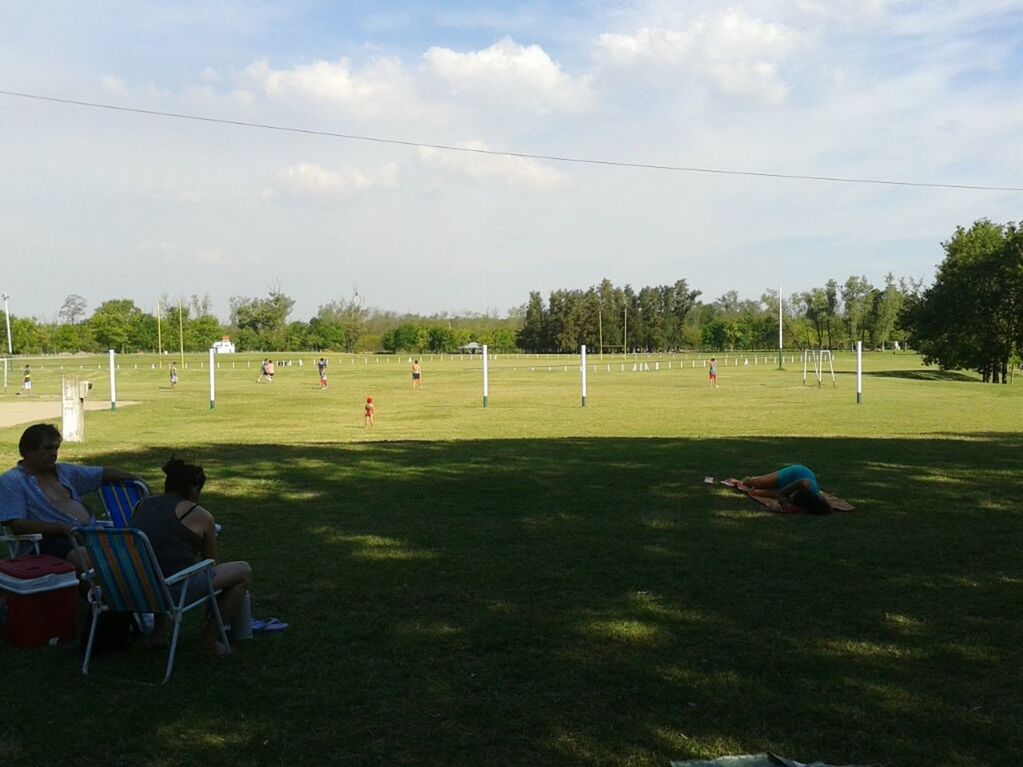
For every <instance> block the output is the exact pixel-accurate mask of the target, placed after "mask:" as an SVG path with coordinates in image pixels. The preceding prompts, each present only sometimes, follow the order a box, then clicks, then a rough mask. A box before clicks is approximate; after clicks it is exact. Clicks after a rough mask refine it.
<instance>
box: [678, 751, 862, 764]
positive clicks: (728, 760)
mask: <svg viewBox="0 0 1023 767" xmlns="http://www.w3.org/2000/svg"><path fill="white" fill-rule="evenodd" d="M671 767H876V765H866V764H859V765H857V764H844V765H830V764H825V763H824V762H797V761H796V760H794V759H786V758H785V757H784V756H778V755H777V754H771V753H767V754H743V755H741V756H722V757H719V758H717V759H711V760H710V761H707V760H705V759H689V760H687V761H684V762H672V763H671Z"/></svg>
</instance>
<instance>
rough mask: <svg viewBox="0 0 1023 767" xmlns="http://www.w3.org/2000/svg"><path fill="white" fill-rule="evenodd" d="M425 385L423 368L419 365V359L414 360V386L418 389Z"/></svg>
mask: <svg viewBox="0 0 1023 767" xmlns="http://www.w3.org/2000/svg"><path fill="white" fill-rule="evenodd" d="M422 385H423V369H422V368H421V367H420V366H419V360H413V362H412V388H413V389H418V388H419V387H421V386H422Z"/></svg>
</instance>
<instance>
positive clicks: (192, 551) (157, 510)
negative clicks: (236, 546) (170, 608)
mask: <svg viewBox="0 0 1023 767" xmlns="http://www.w3.org/2000/svg"><path fill="white" fill-rule="evenodd" d="M184 500H185V499H184V498H182V497H181V496H180V495H154V496H150V497H149V498H143V499H142V500H141V501H140V502H139V505H138V506H136V507H135V512H134V514H132V517H131V522H130V523H129V526H130V527H134V528H138V529H139V530H141V531H142V532H144V533H145V534H146V537H147V538H149V542H150V543H151V544H153V551H154V552H155V553H156V559H157V561H158V562H159V563H160V570H161V571H162V572H163V575H164V577H165V578H166V577H167V576H169V575H173V574H174V573H176V572H178V571H179V570H182V569H184V568H186V567H188V566H189V565H192V564H195V561H196V559H198V556H197V555H198V554H199V549H200V547H201V546H202V536H200V535H198V534H197V533H194V532H193V531H191V530H189V529H188V528H187V527H185V525H184V524H183V523H182V522H181V520H180V519H178V517H177V516H176V515H175V514H174V509H175V508H177V505H178V504H179V503H181V502H182V501H184ZM193 508H194V506H193ZM190 513H191V509H190V510H189V511H187V512H185V515H186V516H187V515H188V514H190Z"/></svg>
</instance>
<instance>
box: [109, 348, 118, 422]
mask: <svg viewBox="0 0 1023 767" xmlns="http://www.w3.org/2000/svg"><path fill="white" fill-rule="evenodd" d="M110 409H111V410H117V373H116V365H114V350H113V349H111V350H110Z"/></svg>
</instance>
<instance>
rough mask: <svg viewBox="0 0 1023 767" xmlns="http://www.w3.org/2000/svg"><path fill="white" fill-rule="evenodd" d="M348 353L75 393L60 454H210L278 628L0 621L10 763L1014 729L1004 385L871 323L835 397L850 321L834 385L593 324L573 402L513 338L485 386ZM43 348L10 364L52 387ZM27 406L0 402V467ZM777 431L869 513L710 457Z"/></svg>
mask: <svg viewBox="0 0 1023 767" xmlns="http://www.w3.org/2000/svg"><path fill="white" fill-rule="evenodd" d="M225 359H226V358H225ZM296 359H297V358H296ZM363 359H364V358H362V357H359V358H356V359H355V361H354V364H353V362H352V360H351V359H350V358H347V357H344V358H337V357H334V356H332V357H331V379H330V389H329V390H328V391H325V392H321V391H319V389H318V388H317V380H316V372H315V367H314V366H311V363H312V361H313V358H312V357H310V358H308V359H305V360H304V361H305V365H304V366H303V367H302V368H301V369H300V368H298V367H297V366H295V367H290V368H287V367H286V368H279V369H278V375H277V379H278V380H277V381H276V382H275V383H274V384H273V385H269V384H263V385H258V386H257V385H256V384H255V383H254V380H255V375H256V371H255V369H254V368H245V367H244V364H245V362H246V361H247V358H245V357H237V358H235V360H234V361H235V367H234V368H230V367H224V365H225V363H224V362H223V361H222V367H221V370H220V371H219V373H218V381H217V401H216V408H215V409H214V410H210V408H209V391H208V372H207V371H205V370H196V366H197V365H198V364H199V362H200V358H199V357H196V358H194V360H190V361H189V367H188V369H187V370H183V371H182V383H181V384H180V385H179V387H178V389H177V390H176V391H171V390H170V389H169V387H168V384H167V383H166V371H165V370H163V371H160V370H153V369H151V368H150V367H149V366H150V364H151V362H152V360H151V359H150V358H138V360H136V359H135V358H131V357H128V358H122V359H121V363H122V368H121V371H120V372H119V377H118V395H119V399H121V400H122V401H126V400H136V401H138V402H139V403H140V404H138V405H134V406H131V407H123V406H122V407H120V408H119V409H118V410H117V411H116V412H109V411H106V412H98V413H90V414H89V415H88V416H87V425H86V436H87V441H86V442H85V443H83V444H81V445H70V444H68V445H65V448H64V450H63V451H62V453H63V457H64V459H66V460H81V461H85V462H91V463H100V464H110V465H116V466H120V467H123V468H128V469H131V470H135V471H137V472H139V473H141V474H142V475H143V476H145V477H146V478H147V479H148V480H149V481H151V482H152V483H153V484H159V482H160V472H159V466H160V465H161V464H162V463H163V462H164V461H165V460H166V459H167V457H168V456H169V455H170V454H171V452H178V453H180V454H182V455H185V456H188V457H191V458H193V459H196V460H198V461H199V462H201V463H203V464H204V465H205V466H206V469H207V473H208V474H209V476H210V481H209V483H208V485H207V492H206V493H205V495H204V503H205V505H206V506H208V507H209V508H210V509H211V510H213V512H214V513H215V514H216V516H217V518H218V521H220V522H222V523H223V524H224V526H225V534H224V537H223V540H222V548H223V554H224V556H225V557H227V558H244V559H248V560H249V561H250V562H251V563H252V565H253V568H254V570H255V575H256V582H255V586H254V613H255V614H256V615H257V617H269V616H271V615H274V616H277V617H280V618H282V619H284V620H286V621H288V622H289V623H290V624H291V628H289V629H288V630H287V631H286V632H284V633H283V634H280V635H273V636H264V637H257V638H256V639H254V640H253V641H251V642H247V643H244V644H243V645H242V647H241V651H240V652H239V653H238V654H237V655H236V656H235V657H233V658H231V659H228V660H227V661H226V662H211V661H208V660H205V659H203V658H200V657H199V656H197V655H196V654H195V653H194V651H193V647H192V643H191V642H189V643H187V644H186V645H185V646H184V647H183V648H182V649H181V650H180V652H179V660H178V663H177V668H176V670H175V674H174V678H173V679H172V681H171V683H170V684H169V685H167V686H166V687H163V688H160V687H154V686H152V685H150V684H148V682H153V681H156V680H158V679H159V678H160V672H159V669H160V666H161V663H162V661H163V657H162V656H161V655H160V654H158V653H157V654H153V653H150V652H147V651H146V650H144V649H143V648H142V647H137V648H133V650H132V651H131V652H130V653H128V654H127V655H122V656H115V657H109V658H103V659H101V660H100V661H97V662H96V663H95V667H94V670H93V671H92V673H91V675H90V676H89V677H88V678H85V679H83V678H82V677H81V676H80V674H79V672H78V667H77V662H78V655H77V650H76V648H74V647H61V648H57V649H55V650H53V649H45V650H37V651H23V650H16V649H13V648H11V647H9V646H0V675H2V678H3V679H5V689H6V690H8V696H9V699H8V701H9V705H8V707H7V711H6V716H5V717H4V720H3V723H2V724H0V759H2V761H3V763H4V764H5V765H6V764H12V765H14V764H18V765H20V764H26V765H27V764H41V763H50V762H57V761H60V762H65V761H68V762H72V761H73V762H76V763H80V764H123V765H129V764H131V765H137V764H145V765H161V766H162V765H178V764H204V765H215V764H234V763H254V764H268V765H269V764H284V763H288V764H316V765H320V764H381V763H389V764H430V765H475V764H487V765H505V764H507V765H524V764H564V765H580V764H581V765H665V764H667V762H668V761H669V760H670V759H675V758H694V757H701V756H704V757H710V756H717V755H720V754H723V753H735V752H754V751H763V750H773V751H777V752H779V753H783V754H786V755H789V756H792V757H794V758H797V759H801V760H805V761H809V760H811V759H823V760H825V761H829V762H833V763H845V762H852V761H855V762H863V763H871V762H876V763H884V764H899V765H908V766H909V767H914V766H919V767H923V766H924V765H927V766H928V767H930V765H935V764H942V765H963V766H964V767H975V766H977V765H1011V764H1015V758H1016V755H1018V754H1019V753H1021V752H1023V734H1021V731H1020V728H1019V712H1020V710H1023V693H1021V690H1023V650H1021V647H1023V624H1021V621H1020V616H1021V612H1023V570H1021V564H1020V561H1021V560H1020V551H1023V520H1021V512H1020V508H1019V505H1020V500H1021V499H1023V481H1021V478H1020V465H1021V459H1020V455H1021V448H1023V437H1021V434H1020V432H1021V426H1023V415H1021V413H1023V407H1021V406H1023V393H1021V390H1020V389H1019V386H1018V384H1017V385H1013V386H990V385H987V386H985V385H983V384H980V383H978V382H976V381H974V380H971V379H970V377H969V376H956V375H951V376H945V375H940V374H938V373H937V372H936V371H933V370H929V369H924V368H922V367H921V366H920V364H919V361H918V360H917V358H915V357H913V356H911V355H891V354H887V355H880V354H878V355H868V356H867V373H866V375H865V376H864V396H863V403H862V404H859V405H857V404H856V397H855V376H854V375H853V372H852V364H853V360H852V357H851V355H849V354H844V355H839V358H838V360H837V361H836V372H837V376H836V378H837V380H836V384H835V385H834V386H832V385H831V381H830V377H829V378H827V379H826V381H825V385H824V386H822V387H821V388H818V387H816V386H805V387H804V386H803V385H802V383H801V381H802V371H801V365H799V364H794V363H787V365H786V370H785V371H778V370H776V369H775V366H774V365H770V364H769V365H763V364H762V362H760V361H758V364H756V365H754V364H753V361H752V359H751V361H750V366H749V367H745V366H742V365H740V366H739V367H736V366H734V365H732V363H731V361H730V362H729V365H727V366H723V367H721V369H720V373H721V387H720V388H719V389H716V390H714V389H710V388H709V387H708V386H707V382H706V378H705V370H704V369H703V367H702V363H701V362H697V363H696V364H697V365H698V367H695V368H694V367H691V364H692V362H693V360H694V359H698V358H692V357H691V358H683V357H681V356H676V357H674V358H672V357H671V356H662V357H660V358H650V359H649V360H648V361H647V362H648V364H649V366H650V368H651V370H649V371H646V372H632V365H633V361H632V360H630V361H629V362H627V363H625V362H622V361H621V360H620V359H615V360H614V361H611V360H610V358H608V359H605V361H604V362H603V363H602V364H603V367H600V366H601V363H600V362H599V360H596V359H594V358H593V356H592V355H591V358H590V362H591V364H594V365H597V366H598V369H597V370H592V369H591V370H590V371H589V373H588V379H589V391H588V400H587V406H586V407H585V408H583V407H581V406H580V386H579V375H578V371H577V369H575V365H576V362H575V361H573V360H571V359H568V358H562V359H558V360H537V359H535V358H528V359H527V358H523V357H515V356H503V357H498V358H497V359H496V360H494V361H493V362H492V364H491V370H490V399H489V407H488V408H486V409H484V408H483V407H482V390H481V376H480V368H479V360H478V359H477V360H469V359H468V358H467V359H464V360H458V359H453V360H452V359H448V358H445V359H444V360H441V359H439V358H434V359H431V358H430V357H429V356H427V357H426V359H425V360H424V373H425V380H424V387H423V389H422V390H421V391H418V392H414V391H412V389H411V385H410V381H409V375H408V364H407V362H406V361H405V359H404V358H401V359H400V360H397V359H395V360H392V361H388V359H389V358H385V357H381V358H379V360H380V361H379V362H377V361H375V360H376V359H377V358H374V357H369V358H365V359H368V362H364V361H363ZM655 360H656V361H657V362H659V367H660V370H654V369H653V368H654V367H655ZM203 361H205V358H203ZM669 362H670V363H671V365H672V368H671V370H668V369H667V365H668V363H669ZM99 363H100V364H101V365H102V367H101V369H99V370H97V369H96V368H95V364H96V362H95V361H93V362H92V363H91V364H92V365H93V368H92V370H91V371H90V375H91V376H92V377H93V380H95V381H96V389H95V391H94V395H95V396H96V397H101V396H103V395H105V394H106V392H107V391H108V390H107V388H106V387H107V382H106V375H105V372H104V371H105V368H106V363H105V360H100V361H99ZM680 363H683V364H684V367H683V368H682V369H681V370H680V369H679V364H680ZM54 364H55V363H54V362H53V361H52V360H37V361H35V363H34V364H33V371H34V377H33V378H34V382H35V387H36V391H37V392H39V394H40V396H42V397H46V396H55V394H56V392H57V391H58V383H59V370H57V369H54V368H53V365H54ZM56 364H58V365H59V363H56ZM68 364H70V363H68ZM74 364H88V363H78V362H77V361H76V362H75V363H74ZM134 364H138V365H139V368H138V369H137V370H136V369H134V368H133V367H131V366H132V365H134ZM609 364H610V365H611V366H612V369H611V371H610V372H609V371H608V370H607V365H609ZM623 364H624V365H625V371H622V370H621V365H623ZM548 366H550V368H551V369H550V371H549V372H548ZM566 366H567V367H568V371H565V370H564V368H565V367H566ZM797 368H798V369H797ZM65 372H68V371H67V370H65ZM960 379H963V380H960ZM367 395H372V396H373V397H374V400H375V401H376V403H377V415H378V420H377V425H376V427H374V428H373V429H372V430H365V429H363V428H362V426H361V414H362V402H363V401H364V399H365V397H366V396H367ZM15 399H16V398H15V397H14V396H13V388H12V393H11V394H9V395H8V396H7V397H6V398H4V399H3V401H0V407H4V406H5V405H6V404H7V403H9V402H12V401H15ZM22 428H23V427H21V426H18V427H12V428H8V429H2V430H0V460H2V461H3V462H5V463H6V464H7V465H10V464H12V463H13V462H14V461H15V459H16V457H17V456H16V450H15V445H16V443H17V437H18V435H19V434H20V432H21V430H22ZM795 461H799V462H803V463H807V464H809V465H810V466H812V467H813V468H815V469H816V470H817V471H818V473H819V474H820V475H821V477H822V483H823V485H824V486H825V487H826V488H828V489H831V490H833V491H835V492H837V493H839V494H840V495H841V496H843V497H844V498H846V499H848V500H850V501H852V502H853V503H854V504H856V505H857V506H858V507H859V508H860V509H861V511H859V512H857V513H855V514H848V515H834V516H831V517H825V518H810V517H786V516H772V515H769V514H765V513H761V512H759V511H758V510H757V508H756V507H755V506H754V505H753V504H751V503H750V502H748V501H746V499H744V498H742V497H741V496H735V495H731V494H729V493H727V492H724V491H723V490H721V489H717V488H709V487H707V486H705V485H703V484H702V478H703V476H704V475H712V476H715V477H718V478H721V477H725V476H729V475H741V474H745V473H751V472H756V471H766V470H769V469H771V468H774V467H776V466H777V465H781V464H784V463H787V462H795ZM189 623H190V624H191V625H190V626H189V637H190V638H191V637H193V636H194V635H195V633H196V628H197V626H196V625H195V624H196V621H195V620H194V619H193V620H192V621H189Z"/></svg>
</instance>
